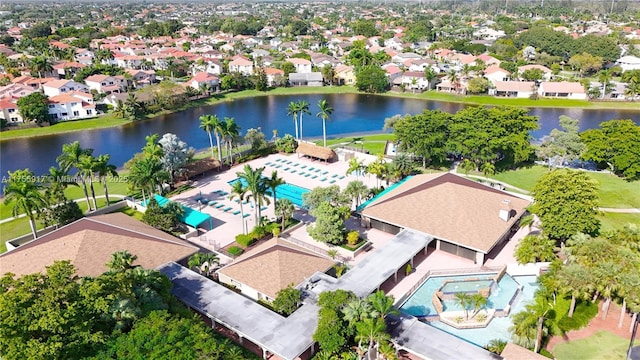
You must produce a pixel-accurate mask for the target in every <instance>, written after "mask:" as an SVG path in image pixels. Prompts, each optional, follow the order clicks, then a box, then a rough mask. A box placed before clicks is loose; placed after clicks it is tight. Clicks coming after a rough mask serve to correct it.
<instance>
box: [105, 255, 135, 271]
mask: <svg viewBox="0 0 640 360" xmlns="http://www.w3.org/2000/svg"><path fill="white" fill-rule="evenodd" d="M137 259H138V256H136V255H133V254H131V253H129V252H128V251H127V250H122V251H116V252H114V253H113V254H111V260H109V262H108V263H107V264H106V265H107V267H108V268H109V271H112V272H123V271H126V270H128V269H133V268H134V266H133V262H134V261H136V260H137Z"/></svg>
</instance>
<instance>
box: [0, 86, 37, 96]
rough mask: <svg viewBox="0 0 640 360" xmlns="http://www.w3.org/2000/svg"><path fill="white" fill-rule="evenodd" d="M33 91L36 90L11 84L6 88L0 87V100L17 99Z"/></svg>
mask: <svg viewBox="0 0 640 360" xmlns="http://www.w3.org/2000/svg"><path fill="white" fill-rule="evenodd" d="M34 91H36V90H35V89H34V88H33V87H31V86H28V85H24V84H20V83H11V84H9V85H6V86H0V98H11V99H19V98H21V97H23V96H27V95H29V94H31V93H32V92H34Z"/></svg>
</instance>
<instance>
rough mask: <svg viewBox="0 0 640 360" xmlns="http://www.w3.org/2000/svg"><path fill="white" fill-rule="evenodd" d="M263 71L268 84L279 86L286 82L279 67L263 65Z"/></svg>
mask: <svg viewBox="0 0 640 360" xmlns="http://www.w3.org/2000/svg"><path fill="white" fill-rule="evenodd" d="M264 73H265V75H267V85H268V86H280V85H282V84H285V83H286V79H285V78H284V71H283V70H281V69H276V68H272V67H265V68H264Z"/></svg>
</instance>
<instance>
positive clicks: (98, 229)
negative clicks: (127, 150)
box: [0, 213, 198, 276]
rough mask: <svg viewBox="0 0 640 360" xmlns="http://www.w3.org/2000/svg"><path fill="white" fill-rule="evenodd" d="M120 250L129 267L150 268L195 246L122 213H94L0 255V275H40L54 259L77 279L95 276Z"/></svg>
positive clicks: (179, 257)
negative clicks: (63, 262)
mask: <svg viewBox="0 0 640 360" xmlns="http://www.w3.org/2000/svg"><path fill="white" fill-rule="evenodd" d="M123 250H126V251H128V252H129V253H131V254H133V255H136V256H137V257H138V258H137V259H136V261H135V262H134V265H140V266H142V267H144V268H146V269H155V268H157V267H158V266H160V265H162V264H164V263H166V262H167V261H182V260H184V259H186V258H187V257H189V256H191V255H193V254H195V253H196V252H197V251H198V248H197V247H195V246H193V245H191V244H189V243H187V242H185V241H182V240H180V239H178V238H175V237H173V236H171V235H169V234H167V233H165V232H163V231H160V230H158V229H155V228H153V227H151V226H149V225H147V224H144V223H142V222H140V221H138V220H136V219H134V218H132V217H130V216H127V215H125V214H123V213H112V214H105V215H97V216H92V217H85V218H82V219H80V220H77V221H75V222H73V223H71V224H69V225H66V226H63V227H61V228H60V229H57V230H55V231H53V232H50V233H48V234H46V235H43V236H41V237H39V238H37V239H35V240H33V241H30V242H28V243H26V244H24V245H21V246H19V247H17V248H14V249H13V250H10V251H8V252H6V253H4V254H0V275H3V274H6V273H13V274H15V275H17V276H22V275H26V274H32V273H37V272H44V271H45V268H46V267H47V266H49V265H51V264H53V262H54V261H56V260H70V261H71V263H72V264H73V265H74V266H75V267H76V269H77V275H78V276H98V275H100V274H102V273H104V272H105V271H107V270H108V268H107V266H106V265H105V264H106V263H107V262H108V261H109V260H110V259H111V254H113V253H114V252H116V251H123ZM25 259H29V261H25Z"/></svg>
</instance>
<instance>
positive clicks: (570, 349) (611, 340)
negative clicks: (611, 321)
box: [553, 331, 629, 360]
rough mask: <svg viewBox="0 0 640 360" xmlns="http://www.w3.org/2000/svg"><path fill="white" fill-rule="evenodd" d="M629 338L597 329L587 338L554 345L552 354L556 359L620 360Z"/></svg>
mask: <svg viewBox="0 0 640 360" xmlns="http://www.w3.org/2000/svg"><path fill="white" fill-rule="evenodd" d="M628 346H629V339H625V338H623V337H620V336H617V335H615V334H613V333H610V332H608V331H598V332H596V333H595V334H593V335H591V336H590V337H588V338H585V339H580V340H574V341H571V342H564V343H561V344H558V345H556V347H555V348H554V349H553V355H555V357H556V359H558V360H574V359H580V360H591V359H593V360H620V359H624V358H625V355H626V351H627V347H628Z"/></svg>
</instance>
